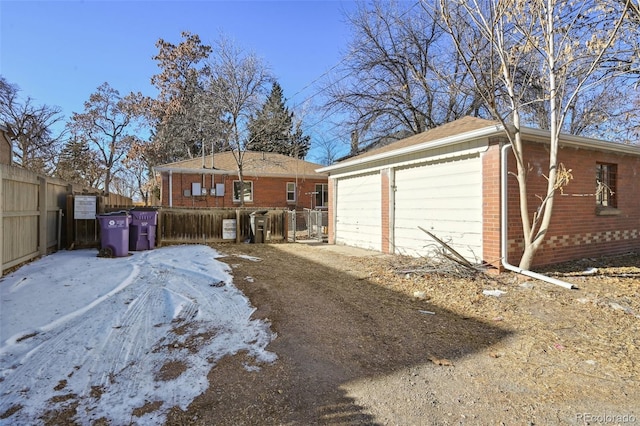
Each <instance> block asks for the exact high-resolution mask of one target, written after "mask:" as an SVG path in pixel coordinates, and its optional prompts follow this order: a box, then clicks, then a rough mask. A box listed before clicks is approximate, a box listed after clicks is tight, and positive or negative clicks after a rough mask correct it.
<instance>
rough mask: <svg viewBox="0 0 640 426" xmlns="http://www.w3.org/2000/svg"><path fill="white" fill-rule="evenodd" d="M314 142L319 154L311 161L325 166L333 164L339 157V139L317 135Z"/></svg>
mask: <svg viewBox="0 0 640 426" xmlns="http://www.w3.org/2000/svg"><path fill="white" fill-rule="evenodd" d="M316 142H317V143H316V146H317V147H318V148H317V149H318V152H319V154H317V155H316V156H315V158H314V159H313V161H315V162H317V163H319V164H323V165H325V166H328V165H330V164H333V163H334V162H335V161H336V160H337V159H338V157H339V155H338V152H339V144H340V141H339V139H338V138H332V137H327V136H325V135H319V136H318V138H317V139H316Z"/></svg>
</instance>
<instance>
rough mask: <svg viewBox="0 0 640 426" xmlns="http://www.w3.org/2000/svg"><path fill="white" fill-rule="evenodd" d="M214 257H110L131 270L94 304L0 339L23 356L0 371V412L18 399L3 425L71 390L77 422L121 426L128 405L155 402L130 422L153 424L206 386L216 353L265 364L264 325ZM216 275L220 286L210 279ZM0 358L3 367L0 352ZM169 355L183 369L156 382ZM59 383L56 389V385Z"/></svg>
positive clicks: (183, 250)
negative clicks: (15, 338) (31, 331)
mask: <svg viewBox="0 0 640 426" xmlns="http://www.w3.org/2000/svg"><path fill="white" fill-rule="evenodd" d="M214 255H215V251H213V250H211V249H210V248H208V247H173V248H166V249H159V250H156V251H149V252H145V253H141V254H140V255H138V254H135V255H134V256H132V257H130V258H128V259H126V261H125V260H123V261H122V262H120V263H119V265H129V266H130V267H133V270H132V272H131V273H130V274H129V275H127V277H126V279H125V280H123V281H122V282H121V283H120V284H119V285H118V286H117V287H116V288H115V289H114V290H113V291H110V292H109V293H108V294H106V295H104V296H102V297H100V298H99V299H97V300H100V302H98V301H97V300H96V301H92V302H91V303H89V304H87V306H85V307H83V308H81V309H78V310H75V311H74V312H72V313H71V314H68V315H65V316H63V317H61V318H58V319H56V320H55V321H51V322H50V323H48V324H46V325H45V326H44V327H43V328H46V330H47V331H46V332H41V333H40V334H39V335H36V336H34V337H32V338H30V339H27V340H25V341H24V342H19V343H18V342H13V343H12V344H9V345H7V350H8V351H17V352H26V351H27V350H29V351H30V352H29V353H28V356H24V354H23V355H21V358H20V357H18V358H16V359H19V360H21V361H19V362H17V363H14V365H15V368H14V367H11V368H10V369H6V370H4V371H1V373H2V377H4V381H0V414H2V413H5V412H6V411H7V409H8V408H10V407H11V406H13V405H18V404H20V405H22V406H23V408H22V409H21V410H19V411H18V412H16V413H15V414H12V415H11V416H10V417H9V418H8V420H7V421H9V422H11V423H12V424H15V423H22V424H30V423H33V422H37V419H38V418H39V416H40V415H41V414H42V412H43V410H45V409H56V408H60V407H62V406H63V405H65V404H68V403H69V402H70V401H65V402H62V403H53V402H51V401H50V400H49V399H50V398H51V397H52V396H64V395H70V394H75V395H76V396H75V397H74V398H73V401H76V402H77V403H78V407H77V418H76V420H77V421H78V422H79V423H80V424H91V423H93V422H94V421H95V420H97V419H99V418H102V417H104V418H106V419H108V420H109V421H110V422H111V423H112V424H124V423H127V422H129V421H130V420H131V415H132V410H133V409H134V408H136V407H141V406H142V405H144V404H145V402H147V401H164V403H163V405H162V407H161V408H160V409H159V410H158V411H156V412H153V413H150V414H148V415H145V416H142V417H140V418H138V419H137V420H136V421H137V422H138V423H139V424H149V423H154V424H156V423H158V422H159V421H161V420H159V419H161V418H163V417H164V415H165V413H166V410H168V408H169V407H171V406H179V407H180V408H182V409H185V408H186V406H187V405H188V404H189V403H190V402H191V401H192V400H193V398H195V397H196V396H197V395H199V394H200V393H202V392H203V391H204V390H205V389H206V388H207V387H208V380H207V372H208V371H209V369H210V368H211V367H212V363H213V362H215V361H217V360H218V359H220V358H221V357H223V356H224V355H226V354H232V353H235V352H237V351H239V350H247V351H248V352H249V353H251V354H252V355H253V356H255V357H256V358H257V359H258V360H260V361H273V360H274V359H275V355H274V354H271V353H269V352H266V351H265V349H264V348H265V347H266V345H267V344H268V342H269V341H270V340H271V339H272V338H273V335H272V334H271V333H270V331H269V327H268V324H265V323H263V322H261V321H257V320H251V319H250V317H251V314H252V313H253V311H254V309H253V308H252V307H251V306H250V304H249V301H248V299H247V298H246V297H245V296H244V295H243V294H242V292H240V291H239V290H238V289H237V288H235V287H234V286H233V284H232V280H231V275H230V272H229V271H230V268H229V267H228V266H226V265H224V264H221V263H220V262H218V261H216V260H214ZM200 256H201V257H200ZM221 279H222V280H223V282H224V283H225V286H222V287H216V286H212V285H211V284H214V285H215V284H217V283H218V282H220V280H221ZM183 325H185V326H187V327H186V328H182V327H181V326H183ZM177 327H180V331H178V328H177ZM199 333H206V335H201V336H198V337H197V338H198V340H197V341H195V343H193V342H191V343H189V344H190V345H192V346H189V344H187V343H186V342H187V340H188V339H190V338H193V337H196V335H197V334H199ZM194 344H195V345H197V352H195V347H194V346H193V345H194ZM25 348H26V350H25ZM0 361H2V363H3V364H4V358H3V357H2V354H1V353H0ZM170 361H180V362H183V363H184V364H185V366H186V368H187V369H186V370H185V371H184V372H183V373H182V374H181V375H180V376H179V377H178V378H176V379H171V380H164V379H162V380H161V381H160V382H159V381H157V380H159V379H158V374H159V372H160V369H161V367H162V366H163V365H164V364H165V363H167V362H170ZM18 364H19V365H18ZM2 368H5V365H2ZM62 381H65V384H66V386H60V383H62ZM25 383H28V386H26V387H25V386H24V384H25ZM20 384H22V385H23V387H22V388H20V387H18V386H19V385H20ZM56 386H58V387H59V389H58V390H57V391H54V390H53V389H54V388H55V387H56ZM27 387H28V389H27ZM96 388H97V389H98V390H97V391H96Z"/></svg>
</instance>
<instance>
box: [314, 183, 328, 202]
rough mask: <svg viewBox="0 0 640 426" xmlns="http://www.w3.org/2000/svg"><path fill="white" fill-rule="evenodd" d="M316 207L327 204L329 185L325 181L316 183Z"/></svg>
mask: <svg viewBox="0 0 640 426" xmlns="http://www.w3.org/2000/svg"><path fill="white" fill-rule="evenodd" d="M315 192H316V207H327V206H328V205H329V185H328V184H326V183H316V191H315Z"/></svg>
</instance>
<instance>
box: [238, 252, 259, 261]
mask: <svg viewBox="0 0 640 426" xmlns="http://www.w3.org/2000/svg"><path fill="white" fill-rule="evenodd" d="M236 257H239V258H240V259H246V260H250V261H252V262H262V259H260V258H259V257H255V256H249V255H247V254H236Z"/></svg>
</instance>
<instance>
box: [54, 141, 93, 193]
mask: <svg viewBox="0 0 640 426" xmlns="http://www.w3.org/2000/svg"><path fill="white" fill-rule="evenodd" d="M102 175H103V173H102V169H101V167H100V164H99V160H98V155H97V154H96V153H95V152H94V151H92V150H91V148H89V144H88V143H87V142H86V141H84V140H82V139H76V138H72V139H70V140H69V141H67V143H66V144H65V146H64V148H63V149H62V151H61V152H60V156H59V161H58V163H57V164H56V169H55V176H56V177H58V178H60V179H64V180H66V181H68V182H75V183H79V184H83V185H86V186H89V187H94V188H95V187H97V185H98V183H99V182H100V179H101V177H102Z"/></svg>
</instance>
